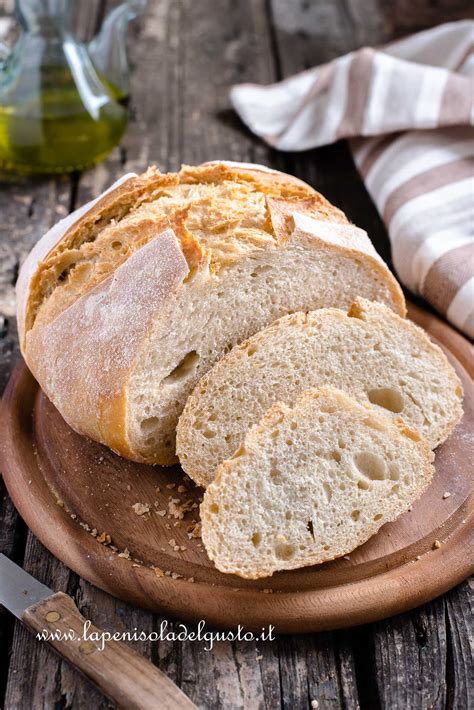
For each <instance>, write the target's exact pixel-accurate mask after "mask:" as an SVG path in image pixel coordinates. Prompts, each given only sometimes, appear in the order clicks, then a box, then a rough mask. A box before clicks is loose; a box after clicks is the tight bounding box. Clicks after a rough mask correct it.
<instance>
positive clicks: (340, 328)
mask: <svg viewBox="0 0 474 710" xmlns="http://www.w3.org/2000/svg"><path fill="white" fill-rule="evenodd" d="M323 385H331V386H334V387H338V388H340V389H342V390H343V391H345V392H347V393H348V394H349V395H350V396H352V397H354V398H355V399H357V400H358V401H360V402H363V403H364V402H369V403H372V404H374V405H376V406H377V407H378V408H379V410H380V411H382V410H383V411H384V412H386V413H387V412H388V413H389V414H391V415H392V416H393V417H396V416H401V417H403V419H404V421H405V422H406V423H407V425H408V426H409V427H411V428H413V429H415V430H418V431H419V432H420V433H421V434H422V435H423V436H424V437H425V438H426V439H427V440H428V442H429V444H430V445H431V447H432V448H434V447H436V446H437V445H438V444H440V443H441V442H442V441H444V440H445V439H446V437H447V436H448V434H449V433H450V431H451V430H452V429H453V428H454V426H455V425H456V423H457V422H458V421H459V419H460V417H461V415H462V407H461V398H462V385H461V383H460V381H459V379H458V377H457V375H456V374H455V372H454V370H453V368H452V367H451V365H450V364H449V363H448V361H447V359H446V357H445V355H444V354H443V352H442V351H441V350H440V348H439V347H438V346H437V345H435V344H434V343H432V342H431V341H430V340H429V338H428V337H427V335H426V334H425V333H424V331H422V330H421V329H420V328H418V327H417V326H416V325H414V324H413V323H411V322H410V321H407V320H404V319H402V318H400V317H399V316H397V315H396V314H395V313H393V311H391V310H390V309H389V308H387V307H386V306H384V305H382V304H379V303H373V302H370V301H366V300H364V299H359V300H356V302H355V303H354V304H353V305H352V306H351V307H350V308H349V310H348V311H347V312H345V311H342V310H339V309H335V308H328V309H321V310H318V311H313V312H310V313H295V314H292V315H288V316H285V317H283V318H281V319H280V320H278V321H276V323H274V324H272V325H270V326H269V327H267V328H265V329H264V330H262V331H261V332H260V333H257V334H256V335H254V336H253V337H252V338H250V339H249V340H248V341H247V342H245V343H243V344H241V345H239V346H238V347H236V348H234V349H233V350H232V351H231V352H230V353H229V354H228V355H226V357H224V358H223V359H222V360H221V361H220V362H219V363H217V365H215V367H214V368H213V369H212V370H211V371H210V372H209V373H208V374H207V375H206V376H205V377H204V378H203V379H202V380H201V382H200V383H199V384H198V385H197V387H196V388H195V390H194V391H193V393H192V394H191V396H190V398H189V400H188V402H187V404H186V407H185V409H184V412H183V414H182V415H181V418H180V421H179V425H178V434H177V451H178V455H179V458H180V461H181V465H182V466H183V468H184V470H185V471H186V472H187V473H188V474H189V475H190V476H191V478H193V479H194V480H195V481H196V482H197V483H199V484H200V485H203V486H207V485H209V483H210V482H211V481H212V479H213V478H214V475H215V471H216V469H217V466H218V465H219V463H221V461H224V460H225V459H227V458H229V457H230V456H232V454H233V453H234V451H235V450H236V449H237V448H238V447H239V445H240V444H241V442H242V441H243V439H244V436H245V434H246V432H247V431H248V429H249V428H250V427H251V426H252V424H255V423H256V422H258V420H259V419H260V417H261V416H263V414H264V412H265V411H266V410H267V409H268V408H269V407H270V406H271V405H272V404H274V403H275V402H278V401H283V402H286V403H288V404H290V405H291V404H292V403H293V402H294V401H295V399H296V397H298V395H299V394H300V393H301V392H302V391H303V390H305V389H309V388H311V387H320V386H323Z"/></svg>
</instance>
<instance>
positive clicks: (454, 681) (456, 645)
mask: <svg viewBox="0 0 474 710" xmlns="http://www.w3.org/2000/svg"><path fill="white" fill-rule="evenodd" d="M473 588H474V580H473V579H472V578H471V579H470V580H466V581H465V582H464V583H463V584H460V585H459V586H458V587H456V589H453V590H452V591H451V592H450V593H449V594H447V595H446V596H445V608H446V618H447V627H448V663H447V669H446V670H447V674H446V675H447V685H448V687H447V696H448V697H447V706H448V708H452V710H456V708H466V710H469V708H472V707H473V706H474V621H473V619H474V614H473V611H474V609H473V598H474V597H473Z"/></svg>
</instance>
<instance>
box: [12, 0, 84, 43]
mask: <svg viewBox="0 0 474 710" xmlns="http://www.w3.org/2000/svg"><path fill="white" fill-rule="evenodd" d="M72 5H73V3H72V2H70V0H15V8H16V13H17V16H18V19H19V21H20V24H21V26H22V27H23V29H24V31H25V32H29V33H31V34H38V35H42V36H43V37H44V38H45V39H48V38H51V39H53V38H55V37H61V36H64V35H65V34H68V33H69V31H70V25H71V9H72Z"/></svg>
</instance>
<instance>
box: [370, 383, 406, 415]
mask: <svg viewBox="0 0 474 710" xmlns="http://www.w3.org/2000/svg"><path fill="white" fill-rule="evenodd" d="M367 396H368V398H369V401H370V402H371V403H372V404H376V405H378V406H379V407H383V408H384V409H388V410H389V411H390V412H394V414H400V412H403V408H404V406H405V402H404V400H403V395H402V393H401V392H399V391H398V390H396V389H392V388H391V387H380V388H378V389H372V390H370V391H369V392H368V393H367Z"/></svg>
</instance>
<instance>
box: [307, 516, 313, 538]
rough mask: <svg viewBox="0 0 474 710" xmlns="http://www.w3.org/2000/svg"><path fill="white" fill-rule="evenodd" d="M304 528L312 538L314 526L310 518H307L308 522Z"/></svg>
mask: <svg viewBox="0 0 474 710" xmlns="http://www.w3.org/2000/svg"><path fill="white" fill-rule="evenodd" d="M306 529H307V531H308V532H309V534H310V535H311V537H312V538H313V540H314V527H313V521H312V520H308V522H307V523H306Z"/></svg>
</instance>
